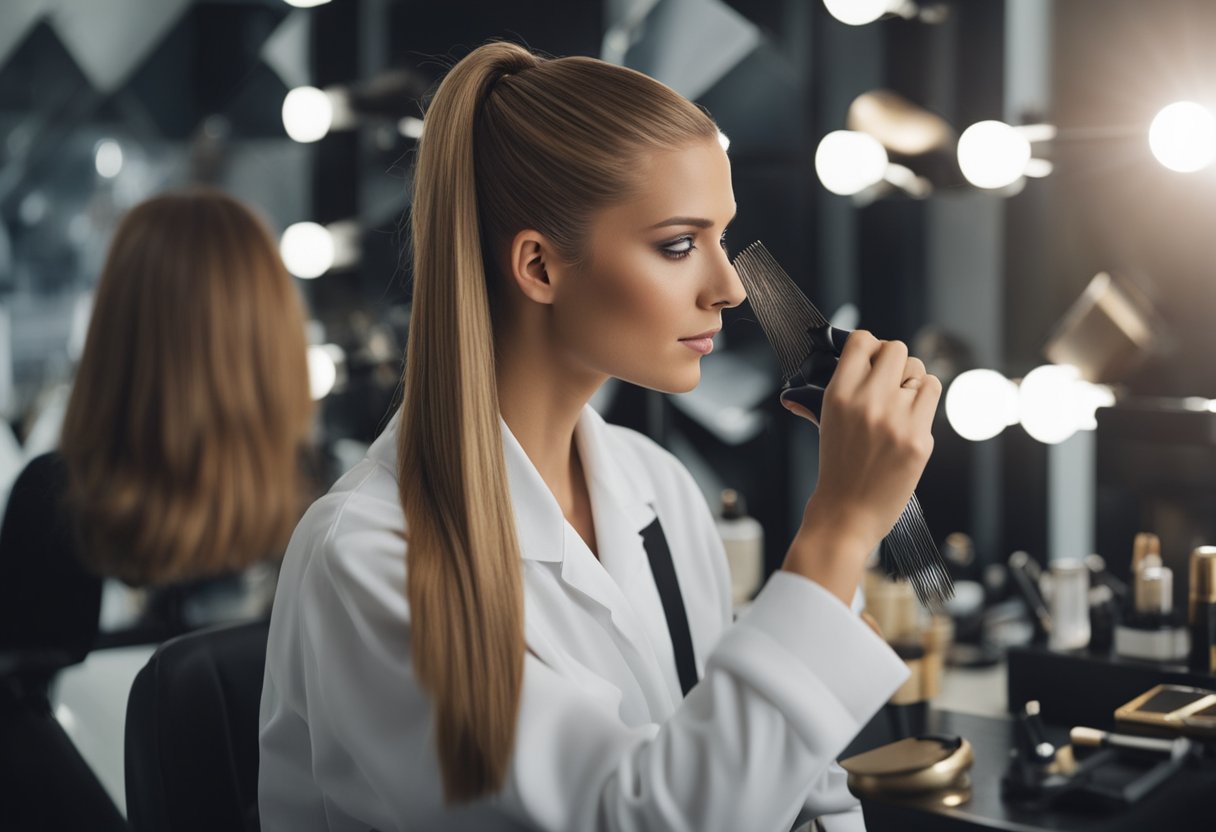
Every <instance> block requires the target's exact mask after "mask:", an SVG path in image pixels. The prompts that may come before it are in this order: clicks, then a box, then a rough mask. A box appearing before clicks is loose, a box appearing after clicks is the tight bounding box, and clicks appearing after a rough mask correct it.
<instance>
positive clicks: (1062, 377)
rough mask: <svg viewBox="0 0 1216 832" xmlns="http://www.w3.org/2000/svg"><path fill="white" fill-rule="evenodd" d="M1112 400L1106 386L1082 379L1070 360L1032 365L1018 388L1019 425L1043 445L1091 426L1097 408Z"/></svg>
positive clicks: (1091, 428)
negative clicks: (1039, 365)
mask: <svg viewBox="0 0 1216 832" xmlns="http://www.w3.org/2000/svg"><path fill="white" fill-rule="evenodd" d="M1114 403H1115V396H1114V393H1113V392H1112V391H1111V389H1110V388H1109V387H1106V386H1104V385H1100V384H1091V383H1090V382H1088V381H1085V380H1084V379H1083V378H1082V377H1081V371H1080V370H1079V369H1077V368H1076V367H1074V366H1072V365H1070V364H1045V365H1043V366H1041V367H1035V368H1034V369H1033V370H1031V371H1030V372H1029V373H1027V374H1026V377H1025V378H1023V379H1022V383H1021V385H1020V386H1019V388H1018V406H1019V411H1020V417H1021V422H1022V427H1023V428H1024V429H1025V430H1026V432H1027V433H1029V434H1030V435H1031V436H1032V437H1034V438H1035V439H1037V440H1038V441H1040V442H1043V443H1044V444H1047V445H1056V444H1059V443H1060V442H1063V441H1064V440H1066V439H1068V438H1069V437H1071V436H1072V435H1073V434H1074V433H1076V432H1077V431H1079V430H1094V429H1095V428H1096V427H1097V419H1096V417H1095V413H1096V411H1097V409H1098V408H1099V407H1110V406H1111V405H1113V404H1114Z"/></svg>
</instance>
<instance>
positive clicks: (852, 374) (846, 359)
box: [829, 329, 883, 396]
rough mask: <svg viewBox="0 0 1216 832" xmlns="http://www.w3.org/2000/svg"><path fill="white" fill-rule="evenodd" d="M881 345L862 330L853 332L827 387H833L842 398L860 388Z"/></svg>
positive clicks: (871, 335)
mask: <svg viewBox="0 0 1216 832" xmlns="http://www.w3.org/2000/svg"><path fill="white" fill-rule="evenodd" d="M882 343H883V342H882V341H879V340H878V339H877V338H875V337H874V336H873V334H871V333H870V332H868V331H866V330H864V329H855V330H853V332H852V333H851V334H850V335H849V340H848V341H846V342H845V344H844V349H843V350H841V352H840V361H839V362H837V364H836V370H835V372H833V373H832V381H831V384H830V385H829V386H830V387H834V388H835V390H836V392H838V393H840V394H841V395H842V396H844V395H849V394H851V393H852V392H853V391H854V390H856V389H857V388H858V387H860V386H861V385H862V384H863V383H864V382H865V380H866V379H867V378H868V377H869V375H870V370H871V364H872V362H873V359H874V355H875V354H876V353H877V352H878V350H879V348H881V347H882Z"/></svg>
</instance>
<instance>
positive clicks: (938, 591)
mask: <svg viewBox="0 0 1216 832" xmlns="http://www.w3.org/2000/svg"><path fill="white" fill-rule="evenodd" d="M880 560H881V563H880V565H881V566H882V568H883V570H884V571H885V572H886V573H887V574H888V575H892V576H895V577H901V578H907V580H908V583H910V584H912V589H913V590H914V591H915V592H916V597H917V598H918V599H920V602H921V604H923V605H924V606H925V607H927V608H930V609H940V608H941V607H942V605H944V604H945V603H946V601H948V600H950V599H951V598H952V597H954V579H953V578H951V577H950V572H949V570H947V569H946V564H945V563H944V562H943V561H942V557H941V552H940V551H939V550H938V548H937V545H936V544H935V543H934V542H933V535H932V534H930V532H929V527H928V526H927V525H926V524H925V513H924V510H923V509H922V508H921V507H920V500H918V499H916V494H913V495H912V499H911V500H909V501H908V505H907V506H905V507H904V512H903V514H901V515H900V516H899V520H898V521H897V522H896V524H895V528H893V529H891V533H890V534H888V535H887V538H886V540H885V541H883V546H882V549H881V552H880Z"/></svg>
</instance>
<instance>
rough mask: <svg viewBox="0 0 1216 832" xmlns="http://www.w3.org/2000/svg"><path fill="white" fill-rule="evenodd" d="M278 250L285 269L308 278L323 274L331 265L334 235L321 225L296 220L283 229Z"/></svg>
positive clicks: (332, 261)
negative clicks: (293, 223)
mask: <svg viewBox="0 0 1216 832" xmlns="http://www.w3.org/2000/svg"><path fill="white" fill-rule="evenodd" d="M279 253H280V254H281V255H282V257H283V265H285V266H286V267H287V271H289V272H291V273H292V274H294V275H295V276H296V277H302V278H304V279H306V280H310V279H312V278H314V277H320V276H321V275H323V274H325V273H326V272H327V271H329V270H330V268H331V267H332V266H333V264H334V238H333V235H332V234H331V233H330V232H329V229H327V228H325V226H323V225H318V224H317V223H315V222H298V223H296V224H295V225H291V226H288V228H287V230H286V231H284V232H283V237H282V239H281V240H280V241H279Z"/></svg>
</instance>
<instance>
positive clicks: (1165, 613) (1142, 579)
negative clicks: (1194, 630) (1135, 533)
mask: <svg viewBox="0 0 1216 832" xmlns="http://www.w3.org/2000/svg"><path fill="white" fill-rule="evenodd" d="M1132 579H1133V581H1134V583H1133V590H1132V599H1133V603H1132V608H1131V609H1130V610H1129V611H1128V613H1127V615H1126V617H1125V620H1124V621H1122V622H1120V623H1119V626H1118V627H1116V628H1115V652H1116V653H1118V654H1119V655H1120V656H1124V657H1126V658H1129V659H1141V660H1144V661H1157V662H1181V661H1183V660H1185V659H1186V656H1187V649H1188V647H1189V644H1190V639H1189V638H1188V637H1187V631H1186V627H1185V626H1184V622H1183V621H1182V617H1181V616H1180V615H1178V614H1177V613H1176V612H1175V611H1174V573H1173V571H1172V570H1171V569H1169V568H1168V567H1166V566H1162V565H1161V558H1160V557H1159V556H1157V555H1156V554H1147V555H1145V556H1144V557H1143V558H1141V560H1140V568H1139V569H1138V570H1136V572H1135V573H1133V575H1132Z"/></svg>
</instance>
